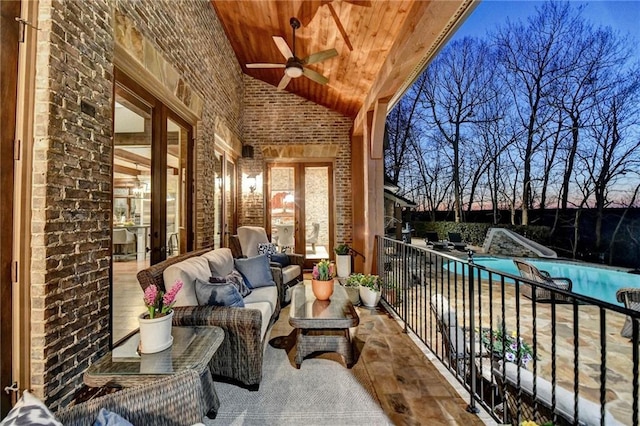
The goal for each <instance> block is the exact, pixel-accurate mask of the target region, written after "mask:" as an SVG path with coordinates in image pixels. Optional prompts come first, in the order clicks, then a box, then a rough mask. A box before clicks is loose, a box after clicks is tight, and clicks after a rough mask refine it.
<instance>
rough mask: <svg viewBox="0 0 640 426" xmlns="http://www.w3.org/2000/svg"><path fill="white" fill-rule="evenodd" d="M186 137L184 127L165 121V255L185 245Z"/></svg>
mask: <svg viewBox="0 0 640 426" xmlns="http://www.w3.org/2000/svg"><path fill="white" fill-rule="evenodd" d="M187 138H188V131H187V129H184V128H183V127H182V126H180V125H179V124H177V123H176V122H174V121H172V120H171V119H169V120H167V206H166V208H167V219H166V221H167V248H166V253H167V257H173V256H177V255H178V254H180V253H183V252H185V248H186V246H187V235H186V227H187V224H186V219H187V214H188V212H187V211H186V208H187V203H186V202H185V201H186V200H185V194H186V193H187V191H186V185H187V173H186V170H187V149H188V146H189V144H188V139H187Z"/></svg>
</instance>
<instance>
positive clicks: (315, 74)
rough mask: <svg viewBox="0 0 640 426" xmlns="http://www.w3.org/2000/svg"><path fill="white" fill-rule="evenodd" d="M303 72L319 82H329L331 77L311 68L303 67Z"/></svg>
mask: <svg viewBox="0 0 640 426" xmlns="http://www.w3.org/2000/svg"><path fill="white" fill-rule="evenodd" d="M302 74H304V76H305V77H307V78H308V79H310V80H313V81H315V82H316V83H318V84H327V83H328V82H329V79H328V78H327V77H325V76H324V75H322V74H320V73H319V72H317V71H314V70H312V69H309V68H303V69H302Z"/></svg>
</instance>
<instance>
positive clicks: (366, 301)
mask: <svg viewBox="0 0 640 426" xmlns="http://www.w3.org/2000/svg"><path fill="white" fill-rule="evenodd" d="M360 300H361V301H362V304H363V305H364V306H366V307H368V308H375V307H376V305H378V302H379V301H380V277H378V276H377V275H363V276H362V278H361V279H360Z"/></svg>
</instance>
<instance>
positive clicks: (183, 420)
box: [55, 370, 206, 426]
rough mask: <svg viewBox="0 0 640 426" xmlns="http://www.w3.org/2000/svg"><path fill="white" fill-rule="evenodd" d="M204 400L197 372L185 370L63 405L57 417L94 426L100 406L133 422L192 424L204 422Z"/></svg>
mask: <svg viewBox="0 0 640 426" xmlns="http://www.w3.org/2000/svg"><path fill="white" fill-rule="evenodd" d="M204 399H205V398H204V395H203V390H202V386H201V379H200V376H199V375H198V372H197V371H195V370H183V371H181V372H179V373H176V374H174V375H171V376H166V377H163V378H160V379H157V380H156V381H154V382H146V383H144V384H140V385H137V386H133V387H130V388H126V389H123V390H120V391H117V392H114V393H110V394H107V395H103V396H100V397H97V398H94V399H90V400H88V401H86V402H81V403H78V404H74V405H71V406H69V407H65V408H61V409H60V410H58V411H57V412H56V413H55V416H56V418H57V419H58V420H59V421H60V422H62V423H63V424H64V425H65V426H91V425H93V424H94V422H95V420H96V418H97V417H98V412H99V411H100V409H102V408H105V409H107V410H109V411H111V412H113V413H116V414H118V415H120V416H122V417H123V418H125V419H126V420H128V421H129V422H131V423H132V424H134V425H158V426H176V425H189V424H195V423H199V422H201V421H202V417H203V413H205V412H206V406H205V404H204V403H203V401H204Z"/></svg>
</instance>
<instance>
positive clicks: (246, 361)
mask: <svg viewBox="0 0 640 426" xmlns="http://www.w3.org/2000/svg"><path fill="white" fill-rule="evenodd" d="M210 250H212V249H203V250H197V251H192V252H188V253H183V254H180V255H178V256H175V257H171V258H169V259H167V260H164V261H162V262H159V263H157V264H155V265H152V266H150V267H149V268H146V269H143V270H141V271H140V272H138V274H137V278H138V282H139V283H140V286H141V287H142V289H143V290H145V289H146V288H147V287H148V286H150V285H152V284H155V285H156V286H157V287H158V288H159V289H161V290H163V291H164V290H165V287H164V280H163V273H164V270H165V269H167V268H168V267H169V266H171V265H174V264H176V263H178V262H182V261H183V260H185V259H188V258H190V257H194V256H200V255H202V254H204V253H206V252H208V251H210ZM280 291H281V287H280V286H279V287H278V293H280ZM173 311H174V314H173V325H175V326H197V325H204V326H207V325H209V326H213V325H216V326H218V327H220V328H222V329H223V330H224V333H225V338H224V340H223V342H222V344H221V345H220V347H219V348H218V350H217V351H216V353H215V355H214V356H213V358H212V359H211V362H210V364H209V366H210V368H211V374H212V375H213V376H214V378H216V379H219V380H220V379H221V380H224V381H230V382H233V383H237V384H240V385H243V386H244V387H247V388H248V389H250V390H255V391H257V390H258V388H259V386H260V381H261V379H262V358H263V354H264V347H265V346H264V345H265V344H266V340H267V338H266V336H268V335H269V332H268V331H267V333H266V334H265V339H264V340H265V341H262V340H261V335H260V330H261V325H262V319H261V315H260V312H259V311H258V310H255V309H246V308H236V307H227V306H181V307H174V308H173ZM279 314H280V297H278V302H277V305H276V308H275V309H274V312H273V316H272V317H271V321H270V324H269V327H271V326H272V325H273V323H274V322H275V321H276V319H277V318H278V316H279Z"/></svg>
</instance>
